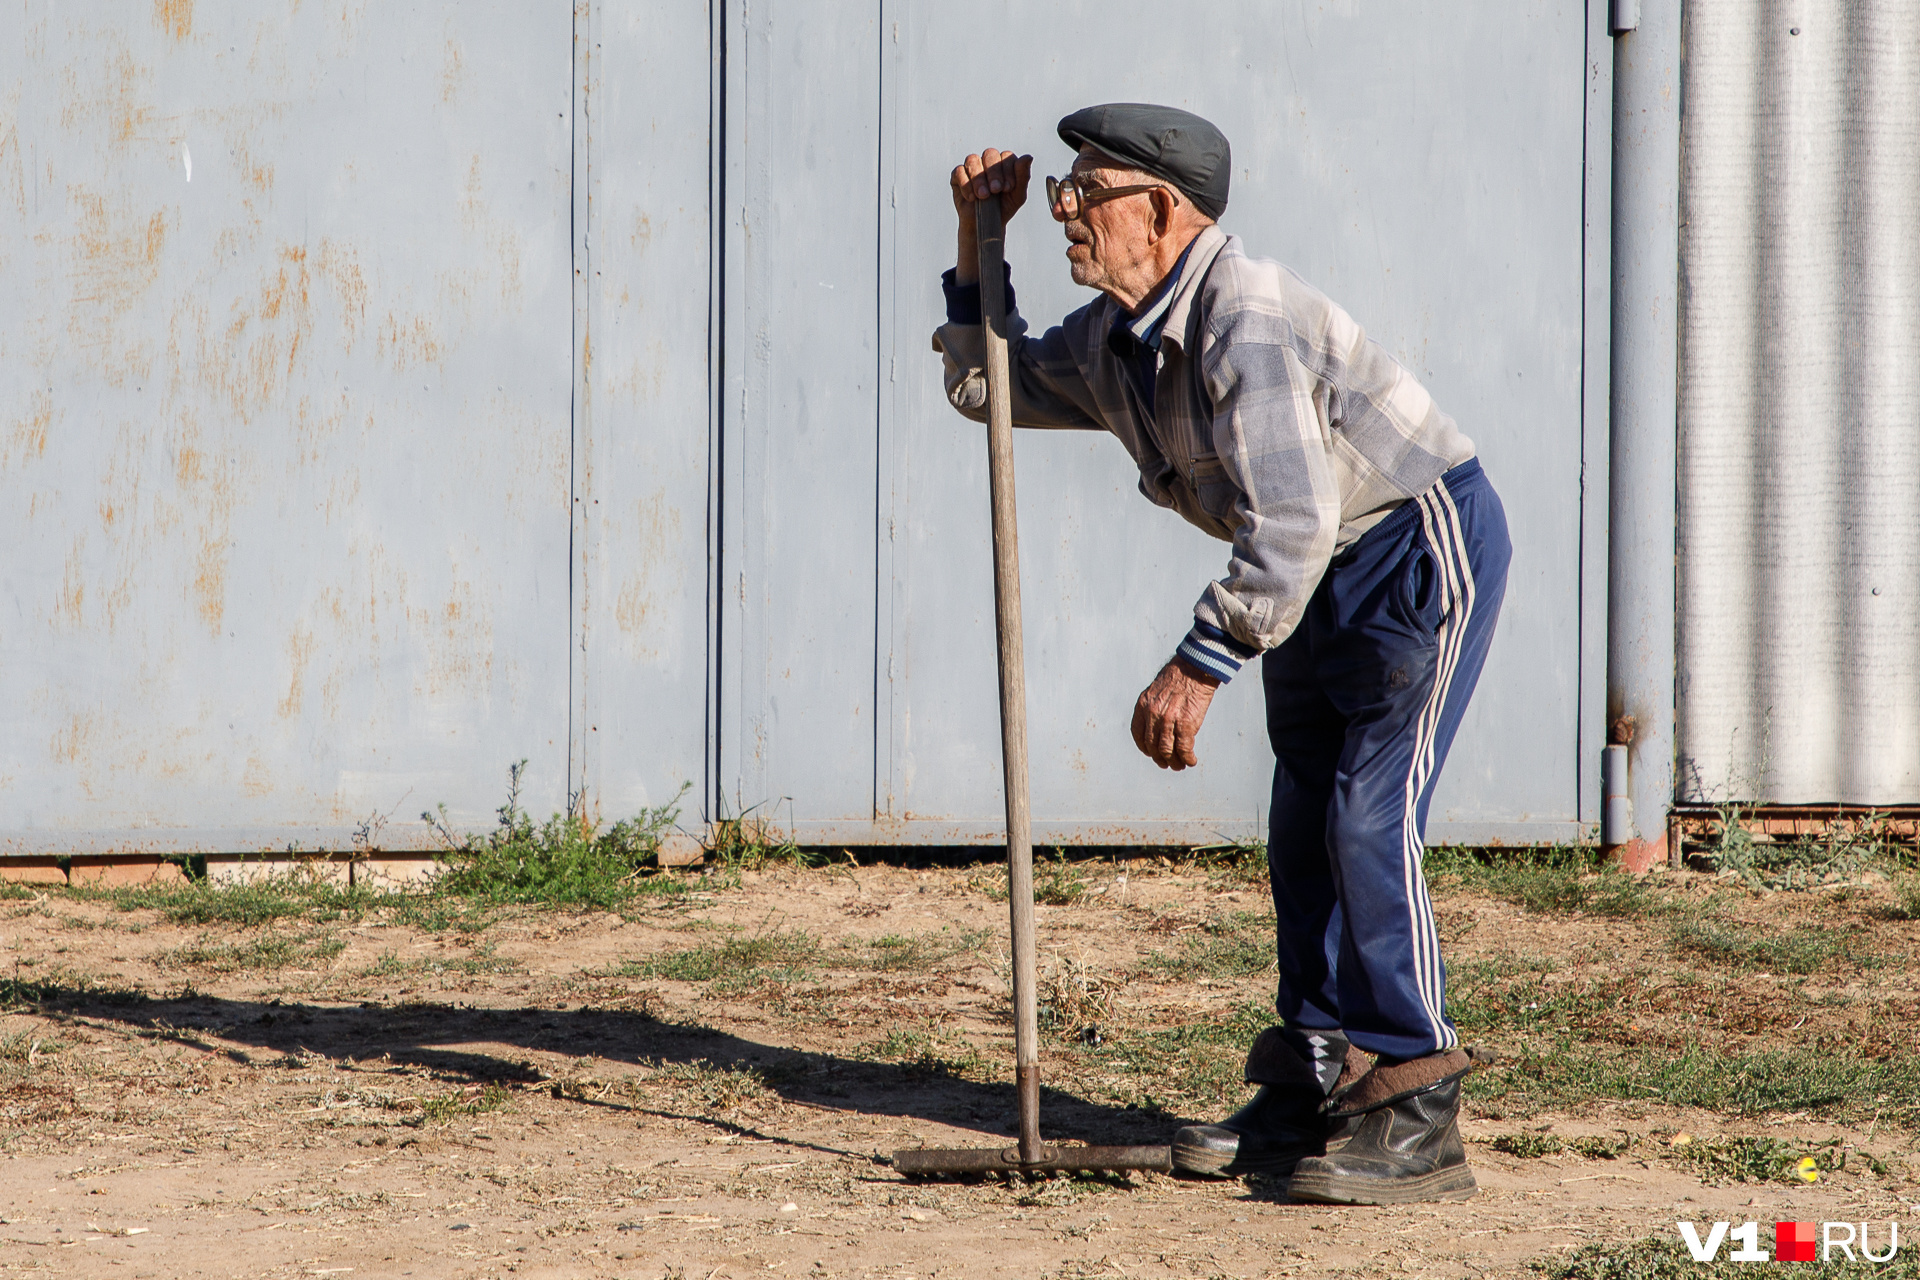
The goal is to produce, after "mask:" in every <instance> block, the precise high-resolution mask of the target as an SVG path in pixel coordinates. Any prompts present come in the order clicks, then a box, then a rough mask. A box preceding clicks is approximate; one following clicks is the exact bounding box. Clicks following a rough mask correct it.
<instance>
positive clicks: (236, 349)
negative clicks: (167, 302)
mask: <svg viewBox="0 0 1920 1280" xmlns="http://www.w3.org/2000/svg"><path fill="white" fill-rule="evenodd" d="M276 257H277V259H278V261H277V263H275V264H274V265H271V266H269V267H268V269H267V271H266V272H264V273H263V274H262V275H261V277H260V280H259V285H258V294H257V296H256V298H254V299H252V300H251V301H250V300H249V299H248V298H247V297H246V296H245V295H244V294H242V295H241V296H239V297H236V298H234V299H233V301H232V302H231V303H229V304H228V311H227V317H226V320H225V323H224V325H222V326H221V327H220V328H219V329H218V330H217V331H216V330H215V325H216V324H217V323H218V322H216V321H215V320H214V319H213V317H212V316H211V315H209V301H208V300H207V299H204V298H202V297H198V296H190V297H186V298H183V300H182V302H181V305H180V309H179V311H177V312H176V313H175V315H174V318H173V323H172V325H171V326H170V329H171V333H170V337H169V342H168V356H169V358H170V360H171V362H172V364H173V381H174V385H175V387H176V389H178V390H181V391H185V392H188V393H189V394H191V392H192V391H193V390H196V389H197V390H201V391H206V392H211V393H213V394H214V395H216V396H218V397H220V398H221V399H224V400H225V401H226V402H227V404H228V405H230V406H231V407H232V410H233V413H234V416H235V417H236V418H238V419H239V420H240V421H241V422H243V423H247V422H251V421H253V419H254V417H255V416H256V415H257V414H259V413H261V412H262V411H264V410H267V409H269V408H279V407H282V403H283V399H284V395H285V392H286V389H287V387H288V385H289V383H291V382H292V381H293V380H294V375H295V374H296V373H297V372H298V369H299V367H300V364H301V358H302V356H303V354H304V352H305V349H306V346H307V342H308V338H309V336H310V335H311V334H312V332H313V310H312V272H311V271H310V269H309V268H308V266H307V250H306V246H304V245H283V246H282V247H281V248H280V250H279V253H278V254H277V255H276Z"/></svg>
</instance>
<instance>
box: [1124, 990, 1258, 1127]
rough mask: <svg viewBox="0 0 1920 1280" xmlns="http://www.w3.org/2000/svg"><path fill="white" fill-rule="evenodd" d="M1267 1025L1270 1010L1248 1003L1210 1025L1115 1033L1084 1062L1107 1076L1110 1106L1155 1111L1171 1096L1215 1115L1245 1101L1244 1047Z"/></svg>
mask: <svg viewBox="0 0 1920 1280" xmlns="http://www.w3.org/2000/svg"><path fill="white" fill-rule="evenodd" d="M1273 1021H1274V1016H1273V1010H1272V1008H1271V1007H1269V1006H1266V1005H1262V1004H1255V1003H1253V1002H1251V1001H1248V1002H1246V1003H1244V1004H1241V1005H1239V1006H1238V1007H1236V1008H1234V1009H1233V1010H1232V1011H1231V1012H1229V1013H1228V1014H1227V1015H1226V1016H1225V1017H1222V1018H1219V1019H1217V1020H1214V1021H1208V1022H1189V1023H1185V1024H1182V1025H1180V1026H1174V1027H1163V1028H1159V1029H1155V1030H1135V1029H1129V1030H1123V1031H1119V1032H1116V1033H1115V1034H1114V1035H1113V1036H1112V1037H1110V1038H1109V1039H1108V1040H1107V1042H1106V1043H1105V1044H1104V1045H1102V1046H1101V1047H1100V1048H1098V1049H1094V1050H1091V1051H1090V1052H1089V1053H1088V1058H1089V1059H1090V1060H1091V1062H1092V1063H1093V1064H1096V1065H1097V1066H1098V1067H1099V1068H1100V1069H1101V1070H1102V1071H1103V1072H1106V1073H1109V1082H1108V1086H1107V1087H1108V1091H1109V1092H1110V1093H1111V1095H1112V1097H1113V1098H1114V1100H1115V1101H1118V1102H1122V1103H1128V1104H1132V1105H1135V1106H1139V1107H1143V1108H1145V1109H1148V1110H1155V1109H1162V1108H1164V1106H1165V1105H1166V1100H1167V1099H1168V1098H1169V1096H1170V1095H1173V1096H1178V1097H1179V1098H1182V1099H1185V1100H1187V1101H1188V1102H1190V1103H1195V1104H1197V1105H1199V1106H1200V1107H1202V1108H1204V1109H1207V1110H1215V1109H1218V1108H1221V1107H1224V1106H1227V1105H1229V1104H1234V1103H1237V1102H1238V1101H1240V1100H1243V1099H1244V1098H1245V1096H1246V1093H1247V1084H1246V1057H1247V1046H1248V1045H1249V1044H1251V1043H1252V1042H1253V1038H1254V1037H1255V1036H1256V1035H1258V1034H1260V1032H1261V1031H1262V1030H1264V1029H1265V1028H1266V1027H1267V1026H1269V1025H1271V1024H1272V1023H1273Z"/></svg>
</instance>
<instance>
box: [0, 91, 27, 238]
mask: <svg viewBox="0 0 1920 1280" xmlns="http://www.w3.org/2000/svg"><path fill="white" fill-rule="evenodd" d="M9 159H11V161H12V169H11V173H12V177H13V184H12V185H13V207H14V208H15V209H18V210H19V211H20V216H21V217H22V218H24V217H26V216H27V171H26V165H25V164H24V162H22V160H21V159H20V95H19V94H18V93H17V92H16V93H15V94H14V95H13V100H12V101H11V102H9V103H7V105H6V110H5V111H4V113H0V177H5V176H7V174H8V172H9V170H8V161H9Z"/></svg>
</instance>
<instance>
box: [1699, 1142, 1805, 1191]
mask: <svg viewBox="0 0 1920 1280" xmlns="http://www.w3.org/2000/svg"><path fill="white" fill-rule="evenodd" d="M1668 1153H1669V1154H1670V1155H1672V1156H1673V1157H1674V1158H1675V1159H1677V1160H1680V1161H1682V1162H1684V1163H1686V1164H1690V1165H1692V1166H1694V1168H1695V1169H1696V1170H1697V1171H1698V1172H1699V1174H1700V1176H1701V1177H1702V1178H1704V1179H1705V1180H1706V1181H1708V1182H1789V1183H1791V1182H1800V1181H1803V1177H1802V1174H1801V1172H1800V1171H1801V1169H1802V1168H1803V1167H1805V1166H1804V1162H1805V1161H1807V1160H1812V1161H1813V1165H1812V1166H1811V1167H1812V1168H1813V1169H1814V1170H1817V1171H1818V1172H1819V1173H1828V1172H1830V1171H1831V1170H1833V1169H1834V1168H1835V1167H1836V1166H1837V1165H1838V1163H1839V1162H1840V1160H1841V1159H1842V1156H1841V1152H1840V1144H1839V1143H1838V1142H1832V1143H1829V1144H1827V1145H1826V1146H1823V1147H1817V1148H1813V1147H1805V1146H1800V1145H1796V1144H1794V1143H1791V1142H1784V1141H1782V1140H1781V1139H1779V1138H1710V1139H1703V1138H1694V1139H1689V1140H1684V1141H1683V1140H1682V1139H1681V1138H1676V1139H1674V1141H1673V1143H1672V1144H1671V1146H1670V1147H1669V1149H1668Z"/></svg>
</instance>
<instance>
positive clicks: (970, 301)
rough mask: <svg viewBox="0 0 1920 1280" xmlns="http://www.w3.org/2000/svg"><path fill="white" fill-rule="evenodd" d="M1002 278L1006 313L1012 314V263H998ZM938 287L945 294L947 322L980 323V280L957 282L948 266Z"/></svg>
mask: <svg viewBox="0 0 1920 1280" xmlns="http://www.w3.org/2000/svg"><path fill="white" fill-rule="evenodd" d="M1000 270H1001V273H1002V277H1001V278H1002V279H1004V280H1005V281H1006V290H1007V314H1008V315H1012V314H1013V264H1012V263H1011V262H1004V261H1003V262H1002V263H1001V264H1000ZM940 288H941V290H942V291H943V292H945V293H946V295H947V323H948V324H980V323H982V320H981V310H980V282H979V281H977V280H976V281H975V282H974V283H972V284H957V283H955V282H954V278H953V268H952V267H948V268H947V269H946V271H945V272H943V273H942V274H941V276H940Z"/></svg>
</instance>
